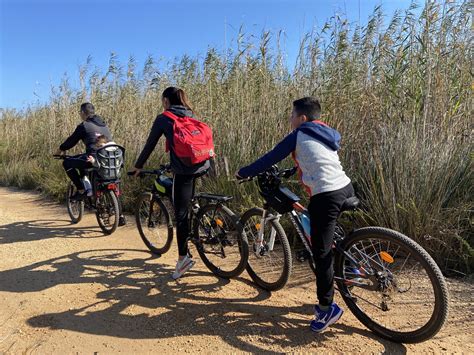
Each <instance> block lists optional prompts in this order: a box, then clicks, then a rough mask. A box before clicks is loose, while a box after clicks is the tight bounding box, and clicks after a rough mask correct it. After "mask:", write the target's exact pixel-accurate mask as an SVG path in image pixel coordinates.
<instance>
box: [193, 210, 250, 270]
mask: <svg viewBox="0 0 474 355" xmlns="http://www.w3.org/2000/svg"><path fill="white" fill-rule="evenodd" d="M216 212H218V215H219V217H217V218H216ZM208 213H209V214H210V215H211V216H212V218H211V219H209V216H208V215H207V214H208ZM205 216H207V218H206V217H205ZM195 218H196V220H195V223H194V226H193V229H194V230H193V234H194V243H195V245H196V249H197V251H198V253H199V256H200V257H201V259H202V261H203V262H204V264H205V265H206V266H207V268H208V269H209V270H210V271H211V272H212V273H213V274H214V275H216V276H218V277H220V278H224V279H229V278H232V277H237V276H239V275H240V274H241V273H242V272H243V271H244V270H245V266H246V265H247V259H248V242H247V238H246V236H245V233H243V229H242V227H241V225H240V222H239V218H238V217H237V215H236V214H235V213H234V212H232V211H231V210H230V209H229V208H228V207H227V206H224V205H220V204H219V205H218V204H213V203H211V204H207V205H205V206H203V207H202V208H201V209H200V210H199V212H198V214H197V215H196V217H195ZM217 220H220V222H216V221H217ZM201 232H204V235H203V236H201ZM229 236H230V238H229ZM231 248H232V249H231ZM237 248H238V251H237V250H236V249H237ZM216 250H218V252H216ZM225 251H227V252H225ZM219 253H220V255H219ZM220 260H222V263H220V262H219V261H220ZM229 261H232V264H231V265H230V264H229ZM218 262H219V264H217V263H218Z"/></svg>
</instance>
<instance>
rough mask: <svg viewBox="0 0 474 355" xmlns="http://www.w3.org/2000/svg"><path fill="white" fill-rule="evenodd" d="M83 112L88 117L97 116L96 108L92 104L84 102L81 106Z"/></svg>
mask: <svg viewBox="0 0 474 355" xmlns="http://www.w3.org/2000/svg"><path fill="white" fill-rule="evenodd" d="M81 112H84V114H85V115H86V116H87V117H91V116H94V115H95V107H94V105H92V104H91V103H90V102H84V103H83V104H82V105H81Z"/></svg>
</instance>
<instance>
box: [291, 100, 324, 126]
mask: <svg viewBox="0 0 474 355" xmlns="http://www.w3.org/2000/svg"><path fill="white" fill-rule="evenodd" d="M293 107H294V109H295V111H296V113H297V114H298V115H305V116H306V117H307V118H308V120H309V121H314V120H317V119H318V118H319V117H320V116H321V105H320V104H319V100H318V99H317V98H315V97H312V96H308V97H303V98H301V99H298V100H295V101H293Z"/></svg>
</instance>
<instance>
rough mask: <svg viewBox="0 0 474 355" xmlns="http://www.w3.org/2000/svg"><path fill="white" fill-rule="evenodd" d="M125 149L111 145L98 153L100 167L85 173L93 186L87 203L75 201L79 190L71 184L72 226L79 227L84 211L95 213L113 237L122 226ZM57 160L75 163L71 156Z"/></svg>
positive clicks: (69, 192)
mask: <svg viewBox="0 0 474 355" xmlns="http://www.w3.org/2000/svg"><path fill="white" fill-rule="evenodd" d="M123 152H124V149H123V148H122V147H120V146H118V145H109V146H107V147H104V148H102V149H99V150H98V151H97V152H96V159H97V161H98V167H95V168H89V169H86V170H85V173H86V175H85V176H86V177H87V179H88V180H89V181H90V183H91V187H92V194H91V196H87V197H86V198H85V199H84V200H81V201H79V200H76V199H73V198H72V197H73V196H74V195H75V194H76V192H77V188H76V186H75V185H74V184H73V183H72V182H70V183H69V186H68V189H67V192H66V207H67V212H68V214H69V217H70V218H71V222H72V223H79V222H80V221H81V219H82V217H83V215H84V208H87V209H89V210H94V211H95V215H96V218H97V222H98V224H99V227H100V229H101V230H102V231H103V232H104V233H105V234H112V233H113V232H114V231H115V230H116V229H117V226H118V223H119V216H120V213H121V206H120V203H119V200H118V196H119V195H120V194H121V191H120V171H121V168H122V167H123ZM53 156H54V158H56V159H62V160H64V159H75V157H74V156H71V155H53Z"/></svg>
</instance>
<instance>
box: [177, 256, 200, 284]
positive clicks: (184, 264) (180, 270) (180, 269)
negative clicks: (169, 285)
mask: <svg viewBox="0 0 474 355" xmlns="http://www.w3.org/2000/svg"><path fill="white" fill-rule="evenodd" d="M194 264H196V262H195V261H194V260H193V259H192V258H190V257H189V256H187V255H186V256H185V257H184V258H183V259H182V260H178V262H177V263H176V269H175V270H174V272H173V275H171V277H172V278H173V279H174V280H176V279H179V278H180V277H181V276H183V274H184V273H185V272H186V271H188V270H189V269H191V268H192V267H193V266H194Z"/></svg>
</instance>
